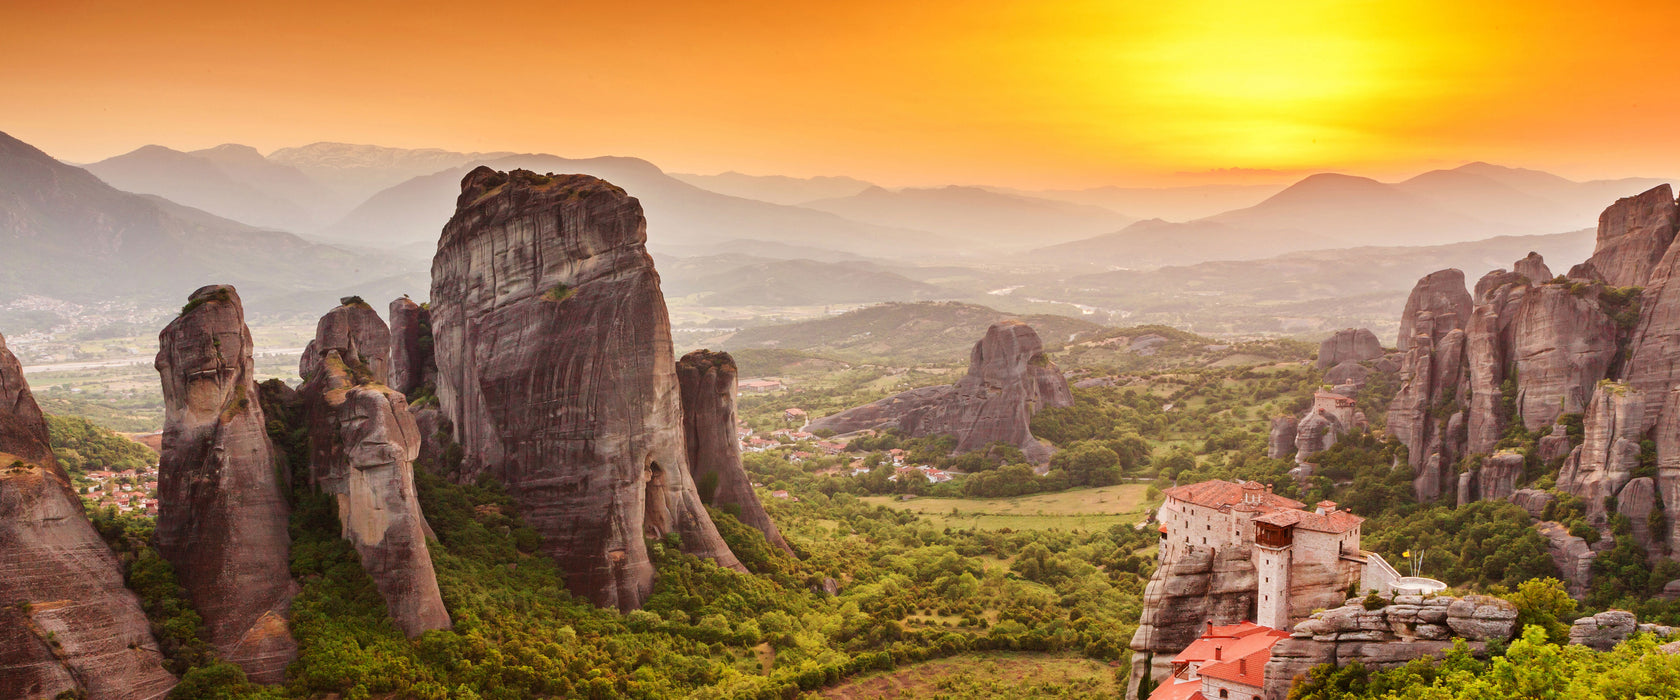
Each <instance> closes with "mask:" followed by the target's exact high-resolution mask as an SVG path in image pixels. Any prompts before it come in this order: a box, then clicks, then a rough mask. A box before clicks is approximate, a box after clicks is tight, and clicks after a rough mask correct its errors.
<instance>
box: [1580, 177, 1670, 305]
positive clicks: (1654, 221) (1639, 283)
mask: <svg viewBox="0 0 1680 700" xmlns="http://www.w3.org/2000/svg"><path fill="white" fill-rule="evenodd" d="M1677 224H1680V210H1677V209H1676V206H1675V202H1674V192H1673V190H1672V189H1670V188H1669V186H1668V185H1658V186H1656V187H1653V188H1651V189H1649V190H1646V191H1645V192H1643V193H1640V194H1638V195H1636V196H1633V197H1623V198H1621V199H1618V200H1616V203H1615V204H1612V205H1610V207H1609V208H1607V209H1605V210H1604V213H1602V214H1600V215H1599V216H1598V241H1597V243H1596V244H1594V246H1593V254H1592V257H1591V258H1588V259H1587V261H1586V262H1585V263H1582V264H1581V265H1578V266H1576V268H1575V269H1573V270H1570V271H1569V276H1570V277H1571V278H1586V279H1597V280H1600V281H1603V282H1604V283H1605V284H1608V285H1610V286H1612V287H1644V286H1646V284H1647V283H1648V282H1650V280H1651V275H1652V270H1654V269H1655V268H1656V266H1657V262H1658V261H1659V260H1662V258H1663V256H1664V254H1665V253H1667V251H1668V249H1669V247H1670V245H1671V244H1672V243H1673V242H1674V234H1675V228H1676V225H1677Z"/></svg>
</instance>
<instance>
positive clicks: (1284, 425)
mask: <svg viewBox="0 0 1680 700" xmlns="http://www.w3.org/2000/svg"><path fill="white" fill-rule="evenodd" d="M1297 422H1298V421H1297V420H1296V418H1295V417H1294V416H1277V417H1276V418H1273V419H1272V434H1271V437H1270V439H1268V440H1267V441H1266V456H1267V457H1270V458H1272V459H1283V458H1285V457H1288V456H1289V455H1290V454H1291V453H1293V452H1294V451H1295V425H1296V423H1297Z"/></svg>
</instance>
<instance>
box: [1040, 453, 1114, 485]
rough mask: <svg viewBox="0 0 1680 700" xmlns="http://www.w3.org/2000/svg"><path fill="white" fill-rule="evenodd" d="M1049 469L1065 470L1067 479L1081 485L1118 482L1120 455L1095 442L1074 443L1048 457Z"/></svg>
mask: <svg viewBox="0 0 1680 700" xmlns="http://www.w3.org/2000/svg"><path fill="white" fill-rule="evenodd" d="M1050 468H1051V469H1061V470H1063V471H1066V472H1067V475H1068V480H1069V481H1070V482H1072V483H1073V484H1075V485H1081V486H1107V485H1109V484H1117V483H1120V455H1117V454H1115V453H1114V450H1111V449H1109V448H1107V447H1104V446H1102V445H1101V444H1099V443H1095V442H1081V443H1076V444H1075V445H1074V446H1073V447H1070V448H1068V449H1065V450H1062V451H1060V452H1057V453H1056V455H1055V456H1054V457H1051V458H1050Z"/></svg>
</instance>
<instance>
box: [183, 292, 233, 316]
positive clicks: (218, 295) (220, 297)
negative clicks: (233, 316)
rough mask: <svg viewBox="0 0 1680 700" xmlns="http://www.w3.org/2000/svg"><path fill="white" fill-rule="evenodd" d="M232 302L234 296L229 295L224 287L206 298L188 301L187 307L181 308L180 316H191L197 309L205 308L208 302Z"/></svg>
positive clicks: (205, 296)
mask: <svg viewBox="0 0 1680 700" xmlns="http://www.w3.org/2000/svg"><path fill="white" fill-rule="evenodd" d="M232 300H233V295H231V294H229V293H228V288H227V287H222V288H220V289H217V290H216V291H214V292H211V293H209V294H206V295H204V296H201V297H198V298H196V299H190V300H188V301H187V303H186V305H184V306H182V307H181V314H180V315H182V316H185V315H187V314H190V313H192V311H193V309H196V308H198V307H200V306H203V305H204V304H206V303H208V302H212V301H220V302H228V301H232Z"/></svg>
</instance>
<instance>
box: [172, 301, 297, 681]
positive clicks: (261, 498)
mask: <svg viewBox="0 0 1680 700" xmlns="http://www.w3.org/2000/svg"><path fill="white" fill-rule="evenodd" d="M158 344H159V346H160V349H159V350H158V355H157V362H156V367H157V371H158V374H159V375H160V376H161V378H162V380H163V400H164V429H163V455H162V458H161V460H160V464H159V467H158V471H159V474H158V518H157V545H158V551H159V552H160V553H161V554H162V555H163V556H164V558H166V559H168V560H169V562H170V563H171V564H173V565H174V566H175V572H176V574H177V576H179V578H180V581H181V585H182V587H184V588H185V589H186V590H187V594H188V597H189V598H190V599H191V601H192V603H193V607H194V609H196V610H197V611H198V614H199V616H200V617H202V618H203V619H204V629H205V633H206V634H205V637H206V641H208V642H209V643H210V644H211V645H212V646H214V647H215V648H216V649H217V651H219V652H220V653H221V655H222V658H224V659H227V660H228V661H231V662H233V663H235V664H237V665H239V666H240V667H241V668H243V669H245V673H246V675H248V676H250V677H251V678H252V679H253V680H256V681H258V682H262V683H275V682H279V681H281V680H283V679H284V678H285V670H286V664H288V663H291V661H292V660H293V659H294V658H296V657H297V644H296V643H295V642H293V641H292V636H291V631H290V629H289V627H288V625H287V623H286V619H287V618H286V615H287V611H288V610H289V609H290V607H291V602H292V596H293V595H295V594H296V593H297V584H296V583H295V582H293V581H292V575H291V565H290V562H289V553H290V552H289V550H290V547H291V539H290V537H289V535H288V534H287V505H286V499H285V496H284V491H283V489H282V487H281V484H280V479H279V476H278V475H277V471H278V470H277V469H275V462H274V455H273V453H274V450H273V448H272V446H271V445H270V444H269V442H268V434H267V432H266V431H265V426H264V419H263V412H262V407H261V406H259V405H258V402H257V388H256V382H255V381H254V380H253V378H252V363H251V331H250V330H249V329H248V328H246V326H245V311H244V308H243V307H242V306H241V305H240V302H239V295H238V294H237V293H236V292H235V291H234V289H233V288H232V287H226V286H211V287H204V288H202V289H199V290H198V291H196V292H193V294H192V296H191V297H189V299H188V302H187V305H186V307H185V308H184V309H183V311H182V313H181V315H180V317H179V318H176V319H175V320H174V321H172V322H170V324H169V325H168V327H166V328H164V329H163V332H162V333H161V334H159V336H158Z"/></svg>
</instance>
